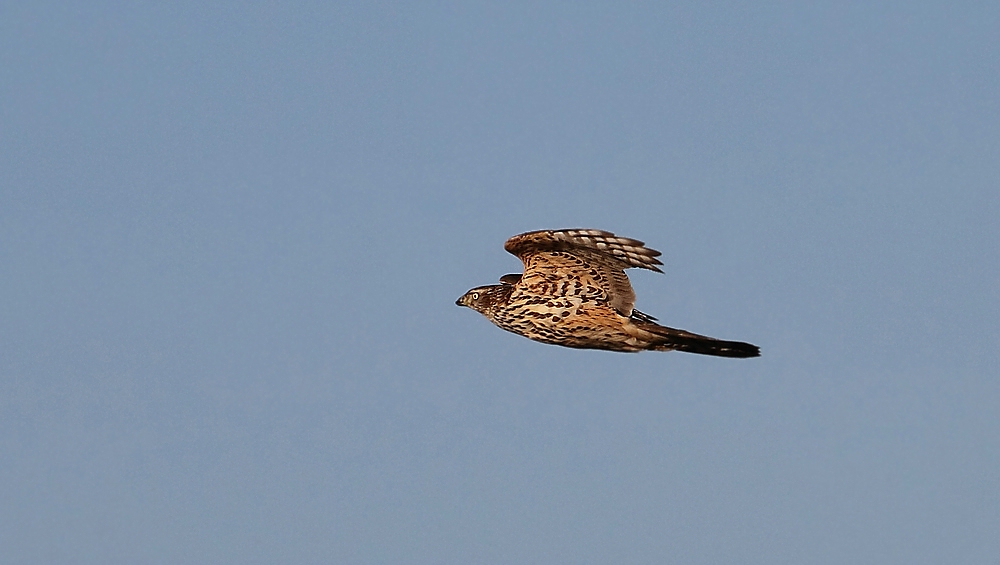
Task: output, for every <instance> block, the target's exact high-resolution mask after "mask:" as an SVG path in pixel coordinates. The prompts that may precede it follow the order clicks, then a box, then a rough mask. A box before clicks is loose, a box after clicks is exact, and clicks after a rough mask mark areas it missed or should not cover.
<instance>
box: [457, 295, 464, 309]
mask: <svg viewBox="0 0 1000 565" xmlns="http://www.w3.org/2000/svg"><path fill="white" fill-rule="evenodd" d="M455 304H456V305H458V306H465V295H464V294H463V295H462V297H461V298H459V299H458V300H456V301H455Z"/></svg>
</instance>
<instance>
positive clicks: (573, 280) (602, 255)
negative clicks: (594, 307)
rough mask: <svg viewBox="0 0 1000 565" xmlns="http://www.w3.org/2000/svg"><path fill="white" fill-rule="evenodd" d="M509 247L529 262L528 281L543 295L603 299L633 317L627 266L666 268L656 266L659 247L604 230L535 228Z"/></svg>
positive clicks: (510, 241) (507, 245)
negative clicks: (650, 247)
mask: <svg viewBox="0 0 1000 565" xmlns="http://www.w3.org/2000/svg"><path fill="white" fill-rule="evenodd" d="M504 249H506V250H507V251H509V252H510V253H513V254H514V255H516V256H517V257H518V258H520V259H521V261H522V262H523V263H524V275H523V278H522V282H523V283H524V284H525V285H530V286H533V287H535V288H538V289H542V292H541V293H542V294H552V293H555V292H559V293H562V294H566V293H568V294H576V295H584V296H590V297H593V298H598V299H603V300H606V301H607V302H608V303H609V304H610V305H611V307H612V308H614V309H615V310H616V311H618V313H619V314H621V315H623V316H629V315H631V314H632V308H633V306H634V305H635V291H633V290H632V285H631V284H630V283H629V280H628V276H627V275H626V274H625V269H628V268H630V267H639V268H643V269H649V270H651V271H656V272H663V271H661V270H660V269H659V268H658V267H657V265H662V264H663V263H661V262H660V261H659V260H658V259H657V258H656V257H657V256H659V255H660V252H659V251H656V250H654V249H649V248H648V247H645V245H644V244H643V243H642V242H641V241H638V240H635V239H629V238H627V237H617V236H616V235H615V234H613V233H611V232H606V231H601V230H588V229H572V230H543V231H533V232H528V233H523V234H521V235H515V236H514V237H512V238H510V239H508V240H507V242H506V243H505V244H504ZM550 286H551V287H552V288H551V289H550Z"/></svg>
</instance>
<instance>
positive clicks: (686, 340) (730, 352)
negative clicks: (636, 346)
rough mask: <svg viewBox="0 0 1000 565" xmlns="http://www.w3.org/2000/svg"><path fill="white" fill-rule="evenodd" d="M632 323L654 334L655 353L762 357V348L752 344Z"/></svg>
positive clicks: (641, 322) (639, 322)
mask: <svg viewBox="0 0 1000 565" xmlns="http://www.w3.org/2000/svg"><path fill="white" fill-rule="evenodd" d="M632 323H633V324H635V325H637V326H638V327H639V328H641V329H643V330H645V331H647V332H649V333H650V334H653V335H652V339H650V344H649V349H652V350H654V351H672V350H676V351H686V352H687V353H698V354H700V355H715V356H717V357H740V358H744V357H760V348H759V347H757V346H756V345H753V344H751V343H744V342H742V341H725V340H722V339H715V338H714V337H708V336H703V335H698V334H695V333H691V332H688V331H684V330H678V329H675V328H668V327H666V326H661V325H659V324H655V323H652V322H645V321H641V320H640V321H637V320H632Z"/></svg>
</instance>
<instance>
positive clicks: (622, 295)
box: [455, 229, 760, 357]
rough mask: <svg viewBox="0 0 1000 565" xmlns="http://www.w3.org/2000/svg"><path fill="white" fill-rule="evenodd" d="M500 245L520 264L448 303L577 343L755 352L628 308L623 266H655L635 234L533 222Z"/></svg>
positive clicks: (504, 324) (549, 338) (545, 337)
mask: <svg viewBox="0 0 1000 565" xmlns="http://www.w3.org/2000/svg"><path fill="white" fill-rule="evenodd" d="M504 249H506V250H507V251H509V252H510V253H513V254H514V255H516V256H517V257H518V258H520V259H521V261H522V262H523V263H524V272H523V273H522V274H519V275H518V274H510V275H504V276H502V277H500V284H494V285H487V286H479V287H476V288H473V289H471V290H470V291H469V292H466V293H465V294H464V295H462V297H461V298H459V299H458V300H457V301H456V302H455V303H456V304H458V305H459V306H467V307H469V308H472V309H473V310H475V311H477V312H479V313H480V314H482V315H483V316H486V318H487V319H488V320H489V321H491V322H493V323H494V324H496V325H497V326H500V327H501V328H503V329H505V330H507V331H509V332H513V333H516V334H518V335H522V336H524V337H526V338H529V339H533V340H535V341H540V342H542V343H550V344H553V345H562V346H565V347H575V348H579V349H605V350H609V351H625V352H634V351H644V350H652V351H672V350H677V351H686V352H688V353H700V354H702V355H716V356H719V357H757V356H759V355H760V348H759V347H757V346H756V345H752V344H749V343H743V342H741V341H725V340H721V339H715V338H711V337H707V336H703V335H698V334H695V333H691V332H688V331H685V330H678V329H675V328H668V327H666V326H661V325H659V324H657V323H656V318H654V317H652V316H649V315H647V314H643V313H642V312H640V311H638V310H636V309H635V308H634V305H635V291H633V290H632V285H631V284H630V283H629V280H628V275H626V274H625V269H628V268H631V267H639V268H641V269H649V270H651V271H656V272H658V273H662V272H663V271H661V270H660V269H659V267H658V265H662V264H663V263H662V262H660V260H659V259H657V257H658V256H659V255H660V252H659V251H656V250H653V249H650V248H648V247H646V246H645V244H644V243H643V242H641V241H638V240H635V239H629V238H627V237H618V236H616V235H615V234H613V233H611V232H607V231H602V230H591V229H571V230H541V231H532V232H528V233H522V234H521V235H515V236H514V237H512V238H510V239H508V240H507V242H506V243H505V244H504Z"/></svg>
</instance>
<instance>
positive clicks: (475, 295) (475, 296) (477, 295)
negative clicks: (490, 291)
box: [472, 292, 479, 300]
mask: <svg viewBox="0 0 1000 565" xmlns="http://www.w3.org/2000/svg"><path fill="white" fill-rule="evenodd" d="M472 299H473V300H479V293H478V292H473V293H472Z"/></svg>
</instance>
